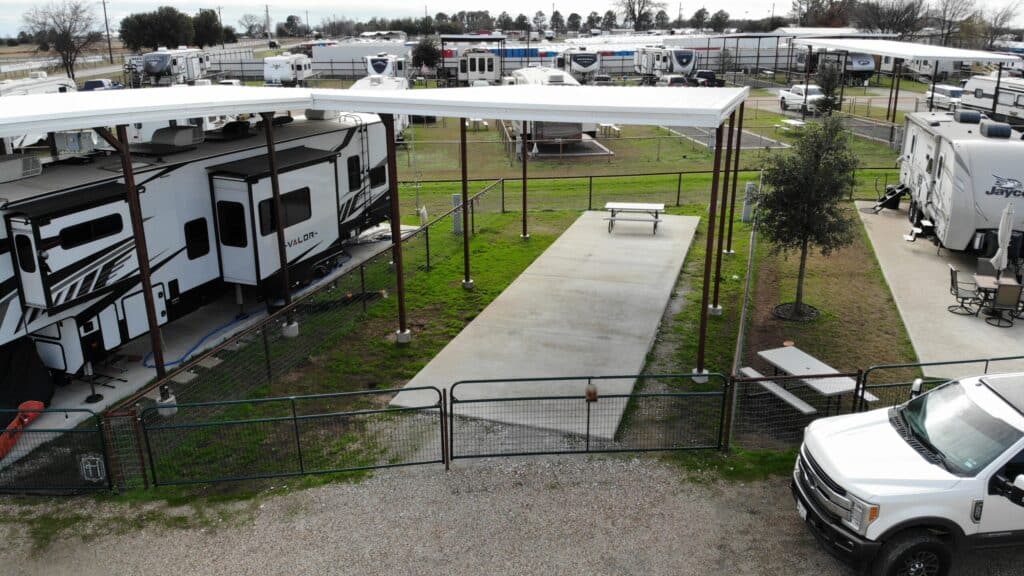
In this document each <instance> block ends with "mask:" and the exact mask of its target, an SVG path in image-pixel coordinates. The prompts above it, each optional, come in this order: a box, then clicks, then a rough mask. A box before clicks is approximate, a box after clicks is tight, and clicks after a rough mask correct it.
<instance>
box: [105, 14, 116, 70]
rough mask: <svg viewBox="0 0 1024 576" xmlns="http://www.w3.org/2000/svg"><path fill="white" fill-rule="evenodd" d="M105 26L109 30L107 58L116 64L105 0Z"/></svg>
mask: <svg viewBox="0 0 1024 576" xmlns="http://www.w3.org/2000/svg"><path fill="white" fill-rule="evenodd" d="M103 26H104V28H106V29H107V57H108V58H110V63H111V64H113V63H114V49H113V48H111V46H110V21H109V20H107V0H103Z"/></svg>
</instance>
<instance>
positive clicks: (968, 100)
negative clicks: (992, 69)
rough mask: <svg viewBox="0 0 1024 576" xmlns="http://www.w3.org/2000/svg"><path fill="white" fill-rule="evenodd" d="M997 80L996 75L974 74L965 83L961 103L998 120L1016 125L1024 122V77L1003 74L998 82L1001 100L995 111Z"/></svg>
mask: <svg viewBox="0 0 1024 576" xmlns="http://www.w3.org/2000/svg"><path fill="white" fill-rule="evenodd" d="M996 80H997V79H996V77H995V76H972V77H971V78H970V79H969V80H967V82H966V83H965V84H964V90H963V94H962V95H961V96H960V105H961V106H962V107H964V108H967V109H971V110H978V111H981V112H984V113H985V114H988V115H989V116H991V117H992V118H994V119H996V120H1001V121H1003V122H1009V123H1010V124H1014V125H1020V124H1024V79H1021V78H1011V77H1009V76H1006V75H1005V74H1004V75H1003V78H1002V80H999V82H998V84H999V102H998V103H997V104H996V108H995V112H993V111H992V101H993V99H994V98H995V94H996Z"/></svg>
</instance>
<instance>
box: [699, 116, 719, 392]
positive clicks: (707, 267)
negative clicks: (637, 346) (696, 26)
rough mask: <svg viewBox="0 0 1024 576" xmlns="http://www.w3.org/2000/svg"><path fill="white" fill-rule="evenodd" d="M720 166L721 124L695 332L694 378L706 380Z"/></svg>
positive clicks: (712, 177)
mask: <svg viewBox="0 0 1024 576" xmlns="http://www.w3.org/2000/svg"><path fill="white" fill-rule="evenodd" d="M721 166H722V125H721V124H719V125H718V128H717V129H715V163H714V168H713V171H712V173H711V202H710V205H709V206H708V228H707V236H708V237H707V243H706V245H705V246H704V283H703V286H701V299H700V327H699V329H698V332H697V367H696V368H695V369H694V373H695V374H698V376H697V377H696V378H694V380H698V381H701V382H706V381H707V376H706V375H705V374H706V372H705V370H704V352H705V349H706V347H707V342H706V340H707V336H708V295H709V294H708V292H709V289H710V288H711V264H712V262H711V253H712V252H713V251H714V249H715V207H716V205H717V204H718V175H719V171H720V170H721Z"/></svg>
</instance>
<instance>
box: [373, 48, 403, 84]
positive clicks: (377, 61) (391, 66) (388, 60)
mask: <svg viewBox="0 0 1024 576" xmlns="http://www.w3.org/2000/svg"><path fill="white" fill-rule="evenodd" d="M363 60H364V61H365V62H366V74H367V75H369V76H372V75H374V74H378V75H380V76H401V77H403V78H404V77H405V58H403V57H401V56H396V55H394V54H388V53H387V52H380V53H378V54H377V55H375V56H363Z"/></svg>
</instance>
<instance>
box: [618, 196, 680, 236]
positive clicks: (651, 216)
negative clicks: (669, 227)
mask: <svg viewBox="0 0 1024 576" xmlns="http://www.w3.org/2000/svg"><path fill="white" fill-rule="evenodd" d="M604 209H605V210H607V211H608V212H610V213H611V215H610V216H607V217H605V220H607V221H608V233H609V234H611V233H612V229H613V228H615V222H616V221H619V220H622V221H626V222H653V223H654V231H653V232H652V234H657V233H658V222H661V213H662V212H664V211H665V205H664V204H644V203H637V202H608V203H606V204H605V205H604ZM622 214H628V216H622Z"/></svg>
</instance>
